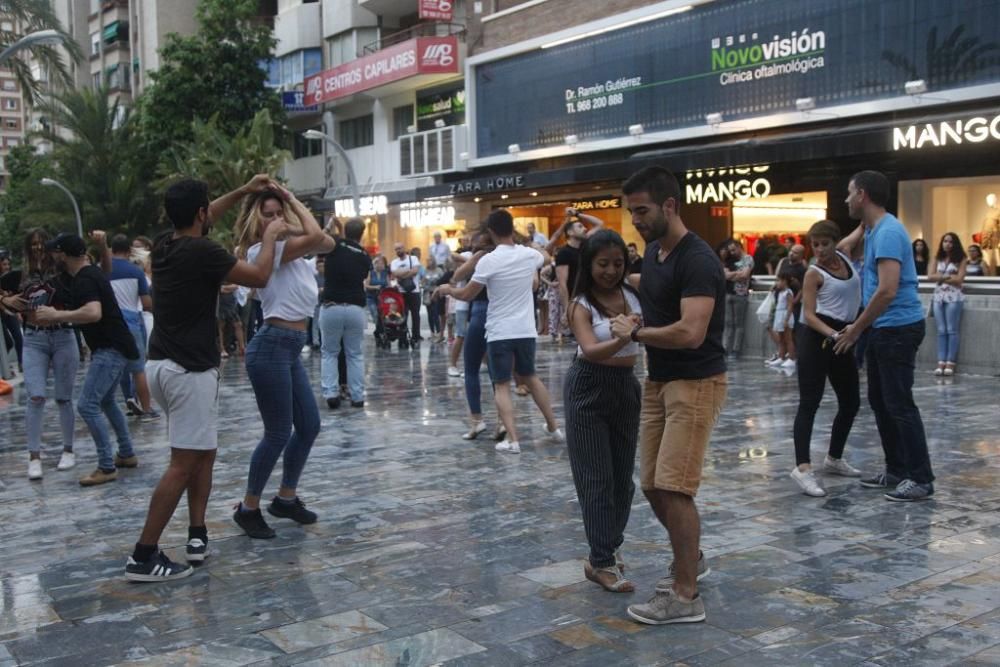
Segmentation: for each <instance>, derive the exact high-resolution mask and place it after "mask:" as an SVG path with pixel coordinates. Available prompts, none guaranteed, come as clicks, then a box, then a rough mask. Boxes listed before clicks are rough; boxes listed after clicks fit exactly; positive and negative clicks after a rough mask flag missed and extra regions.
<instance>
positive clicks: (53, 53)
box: [0, 0, 80, 104]
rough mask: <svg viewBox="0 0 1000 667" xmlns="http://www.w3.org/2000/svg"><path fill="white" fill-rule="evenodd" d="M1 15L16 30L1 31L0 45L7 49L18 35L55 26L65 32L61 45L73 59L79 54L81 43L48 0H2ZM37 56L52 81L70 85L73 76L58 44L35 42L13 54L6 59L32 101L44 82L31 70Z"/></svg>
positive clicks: (58, 30)
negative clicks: (70, 33)
mask: <svg viewBox="0 0 1000 667" xmlns="http://www.w3.org/2000/svg"><path fill="white" fill-rule="evenodd" d="M0 16H3V17H4V18H5V19H7V20H9V21H10V22H11V23H12V24H13V26H14V30H13V31H0V49H4V48H6V47H8V46H10V45H11V44H13V43H14V42H16V41H17V40H18V39H20V38H21V37H23V36H24V35H27V34H29V33H32V32H37V31H39V30H56V31H57V32H59V33H60V34H61V35H62V36H63V44H62V47H63V48H64V49H65V50H66V51H67V52H68V53H69V55H70V58H72V59H73V60H74V61H77V60H79V58H80V47H79V45H77V43H76V41H75V40H73V38H72V37H71V36H70V35H69V34H67V33H66V32H65V31H64V30H63V29H62V26H61V25H60V24H59V19H58V18H57V17H56V15H55V12H54V11H53V10H52V5H51V3H50V2H49V0H0ZM32 60H34V61H35V62H37V63H38V64H39V65H41V66H42V67H43V68H44V69H45V70H46V71H47V72H48V75H49V77H50V78H51V79H52V81H53V83H55V84H57V86H59V87H69V86H71V85H72V83H73V80H72V77H71V75H70V72H69V69H68V67H67V64H66V62H65V61H64V60H63V57H62V56H61V55H60V52H59V50H58V48H57V47H54V46H51V45H44V44H36V45H34V46H29V47H27V48H26V49H25V50H24V51H22V52H19V53H16V54H13V55H11V56H10V57H9V58H8V60H7V61H5V62H4V63H3V66H4V67H8V68H10V70H11V72H12V74H13V75H14V78H15V79H17V81H18V83H20V84H21V90H22V91H23V93H24V95H25V97H26V98H27V100H28V102H29V103H32V104H33V103H35V102H36V101H37V100H38V99H39V96H40V95H41V93H42V84H41V82H39V81H38V80H37V79H36V78H35V77H34V75H33V74H32V72H31V61H32Z"/></svg>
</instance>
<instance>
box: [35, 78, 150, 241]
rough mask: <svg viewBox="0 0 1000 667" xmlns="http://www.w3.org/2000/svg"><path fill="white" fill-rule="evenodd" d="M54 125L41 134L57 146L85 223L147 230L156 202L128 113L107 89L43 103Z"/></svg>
mask: <svg viewBox="0 0 1000 667" xmlns="http://www.w3.org/2000/svg"><path fill="white" fill-rule="evenodd" d="M38 110H39V111H40V112H41V113H43V114H45V115H46V116H47V117H49V118H50V119H51V120H52V127H58V128H62V129H63V130H67V131H68V132H56V131H55V130H53V129H46V130H43V131H42V132H39V133H37V135H36V136H39V137H40V138H42V139H44V140H46V141H49V142H51V143H52V146H53V151H52V155H53V158H54V159H55V162H56V164H57V165H58V170H59V173H60V175H61V178H62V179H63V182H64V183H65V184H66V186H67V187H69V188H70V190H72V191H73V192H74V194H75V195H76V196H77V200H78V201H79V202H80V205H81V208H83V209H84V211H85V214H84V218H85V219H88V218H89V219H91V220H98V221H99V224H100V225H102V226H104V227H105V228H106V229H111V230H115V229H118V230H121V231H130V232H133V233H139V232H144V231H146V230H147V229H149V227H150V226H151V225H152V224H153V223H154V222H155V220H154V219H153V216H154V213H155V210H156V202H155V198H154V197H153V193H152V188H151V186H150V183H149V180H150V179H149V177H148V174H146V173H144V171H145V170H144V169H142V168H141V166H140V163H139V156H138V155H137V154H136V146H137V143H136V142H135V141H134V139H133V137H134V129H135V123H134V121H133V119H132V117H131V114H130V112H129V109H128V108H127V107H124V106H122V105H120V104H119V102H118V99H117V97H114V96H112V95H111V94H110V93H109V92H108V89H107V88H106V87H101V88H98V89H91V88H83V89H79V90H75V89H74V90H67V91H64V92H62V93H59V94H57V95H55V96H53V97H52V98H49V99H46V100H45V101H43V102H41V103H40V104H39V105H38Z"/></svg>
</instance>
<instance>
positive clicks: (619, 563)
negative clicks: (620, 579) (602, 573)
mask: <svg viewBox="0 0 1000 667" xmlns="http://www.w3.org/2000/svg"><path fill="white" fill-rule="evenodd" d="M615 567H617V568H618V571H619V572H621V573H622V574H625V556H624V555H622V549H621V547H618V548H617V549H615Z"/></svg>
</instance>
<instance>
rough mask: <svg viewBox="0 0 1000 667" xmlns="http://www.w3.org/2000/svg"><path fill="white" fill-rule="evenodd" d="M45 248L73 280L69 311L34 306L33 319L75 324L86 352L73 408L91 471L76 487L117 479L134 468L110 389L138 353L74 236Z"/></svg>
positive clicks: (62, 237)
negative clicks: (114, 449)
mask: <svg viewBox="0 0 1000 667" xmlns="http://www.w3.org/2000/svg"><path fill="white" fill-rule="evenodd" d="M45 249H46V250H48V251H49V252H51V253H52V256H53V259H55V260H56V263H57V264H61V265H63V266H65V267H66V272H67V273H69V275H71V276H73V283H72V288H71V296H70V302H71V305H70V307H71V308H72V310H56V309H55V308H52V307H50V306H40V307H39V308H38V309H37V310H36V311H35V321H36V322H38V323H40V324H43V325H51V324H76V325H79V327H80V331H81V332H82V333H83V337H84V339H85V340H86V341H87V347H89V348H90V351H91V354H92V357H91V362H90V366H89V367H88V368H87V375H86V377H85V378H84V380H83V387H81V388H80V398H79V400H78V401H77V404H76V410H77V412H79V413H80V417H82V418H83V421H85V422H86V423H87V428H88V429H89V430H90V435H91V437H93V438H94V445H95V446H96V447H97V469H96V470H94V472H92V473H90V474H89V475H87V476H86V477H83V478H82V479H81V480H80V484H81V485H82V486H95V485H97V484H104V483H106V482H111V481H114V480H115V479H117V478H118V470H117V468H118V467H122V468H134V467H136V466H137V465H138V464H139V460H138V459H137V458H136V456H135V452H134V451H133V450H132V437H131V435H130V434H129V431H128V422H126V421H125V415H124V414H122V411H121V408H119V407H118V404H117V403H116V402H115V388H116V387H117V386H118V383H119V381H120V380H121V377H122V374H123V373H124V372H125V367H126V365H127V364H128V362H129V360H130V359H138V358H139V350H138V348H137V347H136V345H135V339H134V338H133V337H132V334H131V333H130V332H129V330H128V325H127V324H125V320H124V318H122V312H121V310H120V309H119V308H118V300H117V299H116V298H115V293H114V291H113V290H112V289H111V283H110V282H108V279H107V277H106V276H105V275H104V273H103V272H102V271H101V270H100V269H99V268H97V267H96V266H92V265H91V264H90V260H89V259H88V258H87V244H86V243H84V241H83V239H82V238H80V237H79V236H76V235H75V234H60V235H59V236H57V237H56V238H54V239H52V240H51V241H49V242H48V243H46V244H45ZM102 413H103V415H104V417H102V416H101V414H102ZM105 417H106V418H107V421H108V422H109V423H110V424H111V428H113V429H114V431H115V436H116V438H117V440H118V453H117V454H116V455H114V456H112V453H111V438H110V435H109V433H108V426H107V424H106V423H105V421H104V418H105Z"/></svg>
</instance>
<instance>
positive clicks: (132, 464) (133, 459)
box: [115, 454, 139, 468]
mask: <svg viewBox="0 0 1000 667" xmlns="http://www.w3.org/2000/svg"><path fill="white" fill-rule="evenodd" d="M115 467H116V468H138V467H139V457H138V456H128V457H125V458H122V457H121V456H118V455H117V454H116V455H115Z"/></svg>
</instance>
